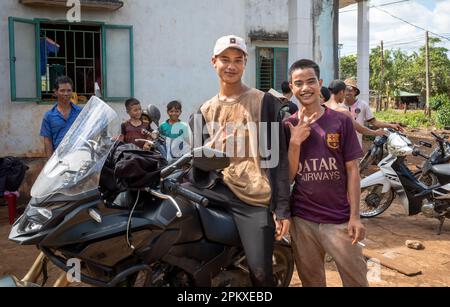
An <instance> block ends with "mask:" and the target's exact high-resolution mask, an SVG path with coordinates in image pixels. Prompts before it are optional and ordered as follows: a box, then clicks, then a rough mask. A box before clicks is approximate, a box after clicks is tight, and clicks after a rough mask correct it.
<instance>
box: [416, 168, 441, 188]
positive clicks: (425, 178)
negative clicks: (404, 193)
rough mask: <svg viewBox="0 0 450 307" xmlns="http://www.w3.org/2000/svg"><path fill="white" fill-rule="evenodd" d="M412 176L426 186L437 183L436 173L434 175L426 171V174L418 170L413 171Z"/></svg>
mask: <svg viewBox="0 0 450 307" xmlns="http://www.w3.org/2000/svg"><path fill="white" fill-rule="evenodd" d="M414 177H416V179H417V180H419V181H420V182H422V183H423V184H424V185H426V186H427V187H432V186H435V185H437V184H438V183H439V181H438V179H437V177H436V175H434V174H433V173H428V174H426V175H424V174H423V173H422V171H418V172H416V173H414Z"/></svg>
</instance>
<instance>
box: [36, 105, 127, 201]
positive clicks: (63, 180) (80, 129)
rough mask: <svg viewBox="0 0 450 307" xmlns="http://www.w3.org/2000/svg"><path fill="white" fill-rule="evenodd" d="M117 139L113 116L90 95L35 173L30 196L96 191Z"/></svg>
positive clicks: (116, 118) (68, 194)
mask: <svg viewBox="0 0 450 307" xmlns="http://www.w3.org/2000/svg"><path fill="white" fill-rule="evenodd" d="M119 136H120V122H119V117H118V115H117V113H116V112H115V111H114V110H113V109H112V108H111V107H109V106H108V105H107V104H106V103H105V102H103V101H102V100H101V99H99V98H97V97H95V96H93V97H92V98H91V99H90V100H89V102H88V103H87V104H86V106H85V107H84V108H83V110H82V112H81V113H80V115H79V116H78V118H77V119H76V121H75V122H74V124H73V125H72V127H71V128H70V130H69V131H68V132H67V134H66V136H65V137H64V139H63V141H62V142H61V144H60V145H59V146H58V148H57V149H56V151H55V152H54V154H53V156H52V157H51V158H50V160H49V161H48V162H47V164H46V165H45V167H44V169H43V170H42V171H41V173H40V174H39V177H38V179H37V180H36V182H35V183H34V185H33V188H32V189H31V196H32V197H34V198H44V197H48V196H50V195H53V194H55V193H59V194H63V195H67V196H74V195H79V194H81V193H84V192H87V191H92V190H93V189H96V188H97V187H98V184H99V180H100V173H101V170H102V168H103V164H104V163H105V161H106V159H107V157H108V154H109V153H110V151H111V149H112V147H113V146H114V143H115V142H116V140H117V139H118V137H119Z"/></svg>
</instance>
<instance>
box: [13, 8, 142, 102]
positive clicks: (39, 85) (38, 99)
mask: <svg viewBox="0 0 450 307" xmlns="http://www.w3.org/2000/svg"><path fill="white" fill-rule="evenodd" d="M15 22H21V23H26V24H31V25H35V44H36V65H35V69H36V87H37V90H36V97H35V98H20V97H17V80H16V67H15V56H16V53H15V38H16V37H17V34H16V33H15V29H14V25H15ZM41 23H55V24H58V23H59V24H70V23H69V22H67V21H66V20H50V19H46V18H34V19H25V18H18V17H12V16H10V17H8V31H9V61H10V89H11V101H12V102H36V103H38V104H48V102H46V101H44V100H43V99H42V80H41V76H40V64H41V63H40V61H41V50H40V49H41V48H40V28H41ZM77 25H80V26H92V25H95V26H100V28H101V40H100V41H101V46H102V50H101V55H102V59H101V64H102V68H101V70H102V95H103V97H102V99H103V100H105V101H106V102H122V101H123V100H125V99H128V98H131V97H134V90H135V89H134V27H133V26H131V25H113V24H106V23H104V22H99V21H82V22H80V23H77ZM109 29H120V30H123V29H127V30H129V35H130V42H129V45H130V76H129V81H130V97H108V93H107V87H106V82H107V73H108V70H107V66H106V63H107V62H106V43H107V37H106V30H109Z"/></svg>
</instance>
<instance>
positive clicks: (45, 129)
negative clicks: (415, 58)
mask: <svg viewBox="0 0 450 307" xmlns="http://www.w3.org/2000/svg"><path fill="white" fill-rule="evenodd" d="M54 91H55V96H56V98H57V103H56V104H55V105H54V106H53V108H52V109H51V110H50V111H48V112H47V113H45V115H44V119H43V120H42V126H41V136H42V137H43V138H44V144H45V155H46V156H47V157H48V158H50V157H51V156H52V155H53V152H54V151H55V150H56V148H57V147H58V146H59V144H60V143H61V141H62V140H63V139H64V136H65V135H66V133H67V132H68V131H69V129H70V127H71V126H72V124H73V123H74V122H75V120H76V118H77V117H78V115H79V114H80V113H81V108H80V107H78V106H76V105H75V104H73V103H72V102H71V101H70V98H71V96H72V93H73V81H72V80H71V79H70V78H69V77H66V76H61V77H58V78H57V79H56V81H55V87H54Z"/></svg>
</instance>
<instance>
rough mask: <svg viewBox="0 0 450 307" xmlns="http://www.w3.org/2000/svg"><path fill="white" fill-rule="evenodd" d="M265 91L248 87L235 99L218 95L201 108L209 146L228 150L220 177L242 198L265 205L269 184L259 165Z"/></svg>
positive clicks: (257, 204) (268, 201) (269, 195)
mask: <svg viewBox="0 0 450 307" xmlns="http://www.w3.org/2000/svg"><path fill="white" fill-rule="evenodd" d="M263 97H264V93H263V92H261V91H259V90H256V89H249V90H247V91H246V92H245V93H243V94H242V95H241V96H240V97H239V98H237V99H236V100H235V101H232V102H229V101H222V100H220V99H219V96H215V97H213V98H212V99H211V100H209V101H207V102H206V103H205V104H204V105H203V106H202V108H201V112H202V114H203V117H204V118H205V120H206V123H207V127H208V133H209V135H210V136H211V141H212V144H209V145H210V146H211V147H213V148H215V149H217V150H220V151H223V152H225V153H227V156H229V157H231V164H230V166H229V167H228V168H226V169H225V170H223V179H224V182H225V184H226V185H227V186H228V188H230V190H231V191H233V193H234V194H235V195H236V196H237V197H238V198H239V199H240V200H242V201H243V202H245V203H247V204H250V205H255V206H268V205H269V204H270V200H271V194H272V191H271V187H270V183H269V177H268V174H267V171H266V170H262V169H261V164H260V161H261V156H260V150H259V123H260V121H261V108H262V100H263Z"/></svg>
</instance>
